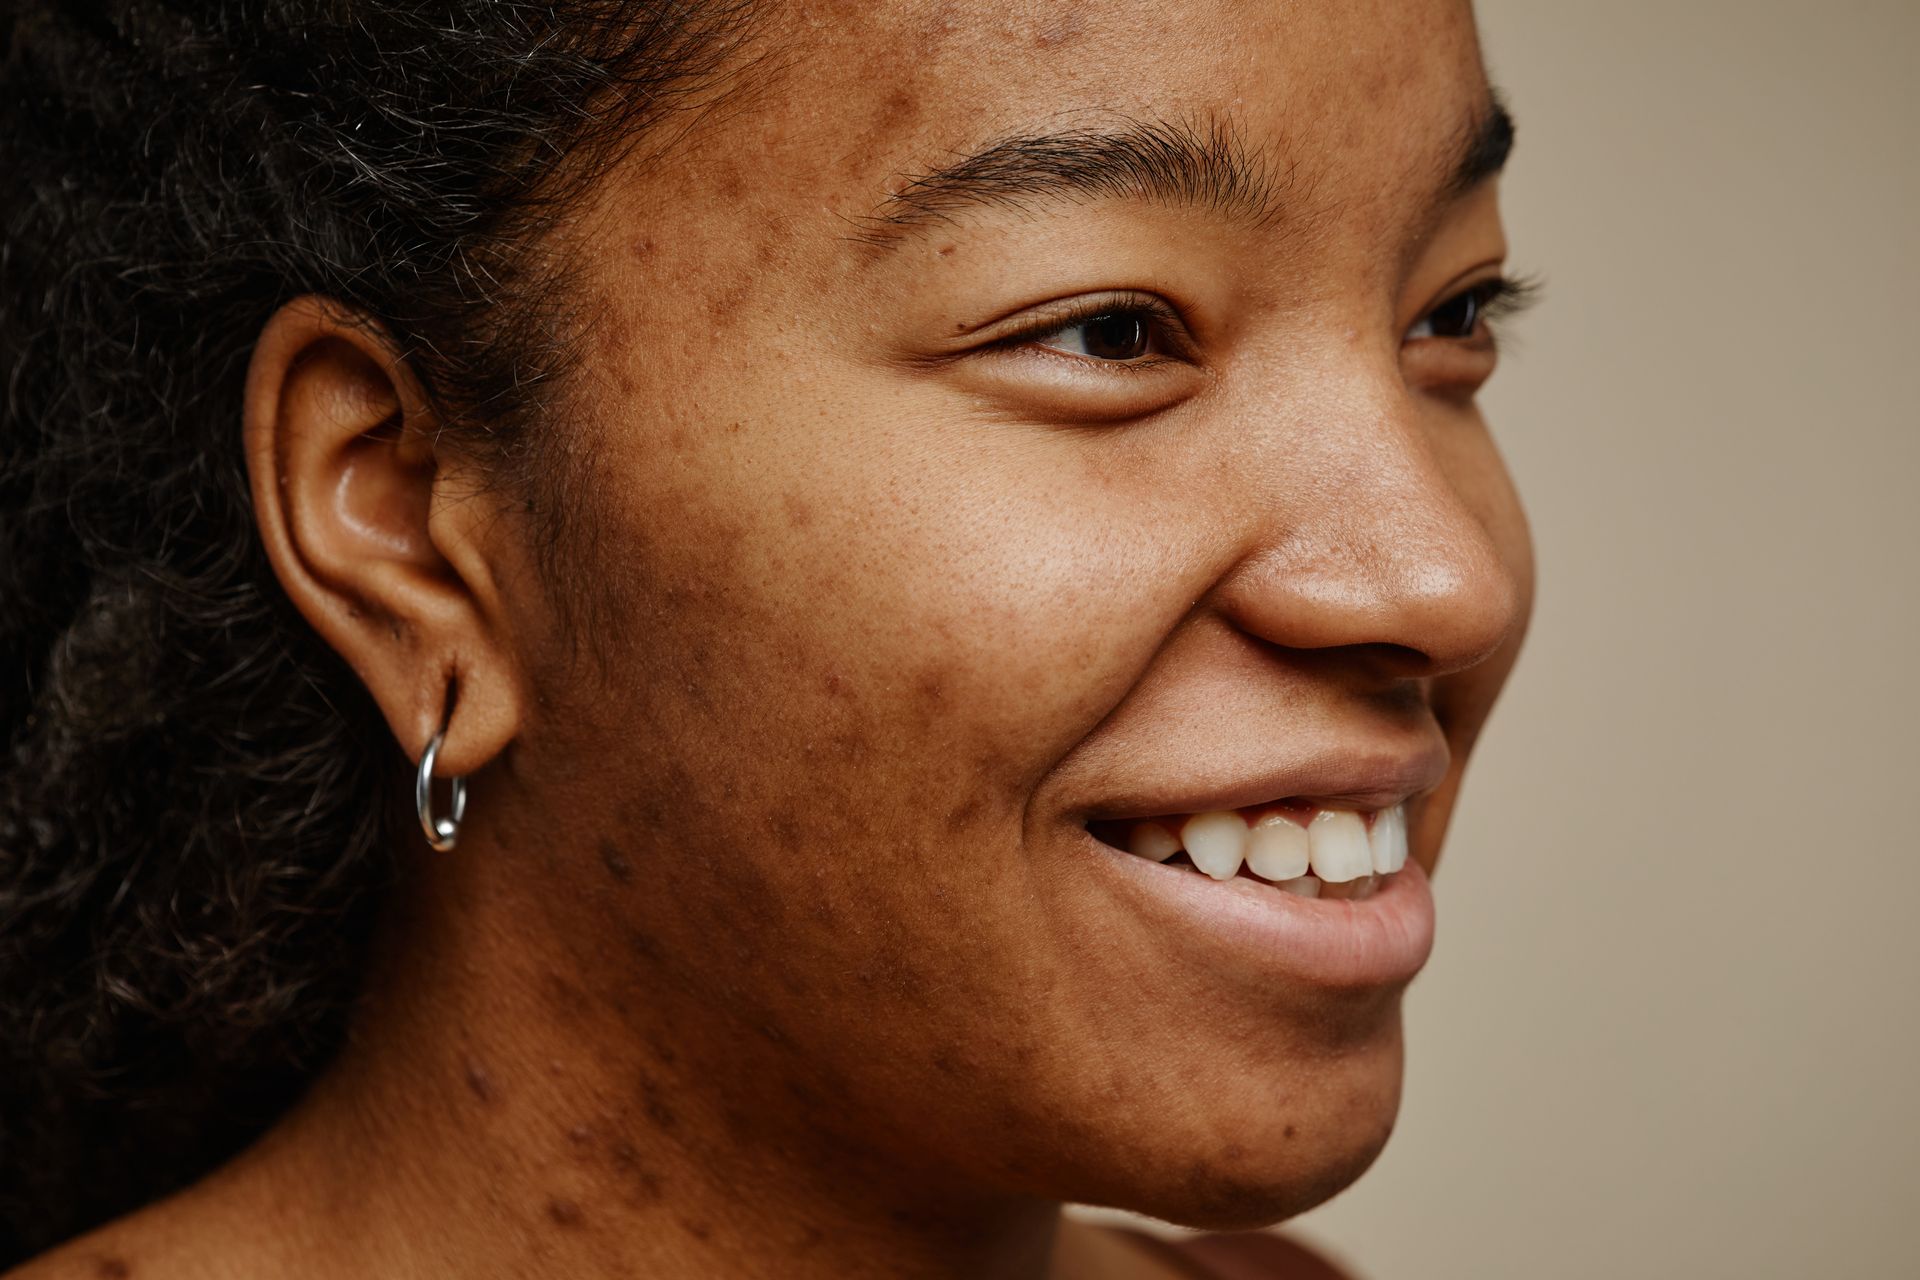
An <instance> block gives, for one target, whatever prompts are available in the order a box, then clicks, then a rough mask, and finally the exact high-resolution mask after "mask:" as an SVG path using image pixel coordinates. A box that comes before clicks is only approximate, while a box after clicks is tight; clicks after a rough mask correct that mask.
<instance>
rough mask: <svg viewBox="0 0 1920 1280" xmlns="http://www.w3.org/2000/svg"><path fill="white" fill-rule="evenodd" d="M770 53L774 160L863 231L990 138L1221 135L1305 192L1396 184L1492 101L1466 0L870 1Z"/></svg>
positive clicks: (826, 10)
mask: <svg viewBox="0 0 1920 1280" xmlns="http://www.w3.org/2000/svg"><path fill="white" fill-rule="evenodd" d="M766 39H767V43H768V44H769V45H771V46H777V47H778V48H777V52H776V53H775V55H774V57H775V59H777V62H778V64H779V66H780V67H781V68H782V70H781V71H780V72H779V73H778V75H777V77H776V80H777V83H775V84H773V85H771V86H770V87H769V89H768V92H769V93H770V94H771V95H772V97H773V98H774V99H775V100H776V101H777V102H778V104H779V105H780V107H781V108H782V109H781V110H780V111H777V112H775V113H773V116H772V118H769V119H767V120H765V121H764V122H763V127H764V129H765V132H766V136H765V138H764V140H763V141H764V143H765V146H766V149H767V152H766V153H767V154H781V153H784V154H796V153H799V154H808V155H810V158H811V160H812V164H811V165H810V166H809V167H808V168H807V169H805V170H804V171H802V172H801V173H799V174H796V175H794V176H796V177H798V178H800V179H801V180H802V181H803V182H804V183H807V184H808V185H816V186H819V187H828V186H838V187H840V188H841V189H840V190H838V191H825V190H823V191H822V192H821V194H822V195H824V196H826V197H827V198H829V199H831V200H833V201H834V202H835V208H836V211H837V212H840V213H843V214H847V215H853V216H857V215H859V214H860V213H862V212H865V211H866V207H869V206H871V205H873V204H874V203H875V202H877V201H879V200H880V199H882V198H883V197H884V196H885V195H886V194H887V193H888V192H889V191H890V190H893V189H896V188H897V186H898V184H899V182H900V181H901V180H902V178H903V177H905V176H906V175H911V174H915V173H921V172H925V171H927V170H928V169H929V168H935V167H938V166H940V165H943V164H946V163H948V162H950V161H951V160H952V159H954V158H955V157H957V156H962V155H966V154H969V153H971V152H973V151H975V150H977V149H978V148H980V147H981V146H982V145H983V144H986V143H988V142H990V141H991V140H993V139H995V138H999V137H1005V136H1011V135H1018V134H1033V133H1037V132H1052V131H1072V130H1078V129H1095V128H1102V127H1106V126H1110V125H1111V124H1113V123H1114V122H1115V121H1118V120H1129V121H1147V122H1153V123H1167V124H1181V125H1189V126H1201V127H1209V126H1210V125H1212V124H1218V123H1223V122H1224V123H1226V124H1228V125H1230V126H1231V127H1232V128H1233V129H1234V130H1235V131H1236V132H1238V133H1239V134H1240V135H1241V136H1242V137H1243V138H1244V139H1245V141H1246V142H1247V144H1248V146H1249V147H1250V148H1251V149H1253V150H1254V151H1255V152H1256V153H1257V154H1259V155H1260V156H1261V157H1263V158H1264V159H1265V160H1266V161H1267V162H1268V163H1269V164H1273V165H1277V166H1278V167H1279V169H1280V171H1282V172H1286V173H1289V174H1291V175H1293V176H1295V177H1297V178H1305V179H1310V180H1312V181H1316V182H1327V181H1333V180H1346V181H1347V183H1348V185H1349V186H1351V185H1352V184H1353V180H1355V179H1358V180H1360V185H1364V184H1365V179H1367V178H1369V177H1371V178H1373V179H1374V180H1375V182H1376V183H1377V184H1378V185H1379V186H1381V187H1383V188H1391V187H1397V186H1399V185H1402V184H1403V183H1404V180H1405V177H1406V173H1407V172H1408V171H1410V170H1413V169H1417V168H1419V167H1420V166H1422V165H1425V166H1427V167H1432V166H1433V164H1434V163H1435V162H1436V157H1441V156H1445V155H1446V154H1448V152H1447V148H1448V143H1449V140H1450V139H1453V138H1455V137H1457V136H1458V134H1459V133H1460V131H1461V130H1462V129H1463V128H1467V127H1469V126H1470V125H1471V123H1472V121H1473V119H1474V118H1475V116H1476V114H1477V113H1478V111H1479V110H1480V107H1481V104H1482V102H1483V101H1484V98H1485V95H1486V88H1485V80H1484V75H1483V73H1482V71H1481V68H1480V54H1479V49H1478V45H1477V42H1476V39H1475V33H1474V29H1473V20H1472V14H1471V10H1470V7H1469V5H1468V4H1467V3H1466V2H1465V0H1317V2H1307V3H1284V2H1276V0H1184V2H1183V3H1181V4H1179V5H1177V6H1176V5H1158V4H1147V3H1141V2H1140V0H1089V2H1087V3H1078V4H1073V5H1060V4H1057V3H1037V2H1031V0H1004V2H1002V3H986V4H983V3H977V2H974V0H968V2H966V3H953V2H937V3H936V2H918V0H915V2H909V3H892V4H888V3H880V4H876V3H873V2H872V0H865V2H864V3H861V2H859V0H855V2H853V3H845V4H826V5H817V4H816V5H802V6H796V7H794V8H792V9H790V10H779V11H776V12H775V13H774V14H773V15H772V17H771V19H770V25H769V28H768V30H767V32H766ZM818 179H827V180H828V181H827V182H825V183H819V182H816V181H814V180H818ZM1360 194H1362V193H1360V192H1358V191H1355V190H1351V189H1349V190H1347V191H1345V192H1344V194H1343V198H1344V199H1352V198H1354V197H1355V196H1356V195H1360ZM843 202H844V203H843Z"/></svg>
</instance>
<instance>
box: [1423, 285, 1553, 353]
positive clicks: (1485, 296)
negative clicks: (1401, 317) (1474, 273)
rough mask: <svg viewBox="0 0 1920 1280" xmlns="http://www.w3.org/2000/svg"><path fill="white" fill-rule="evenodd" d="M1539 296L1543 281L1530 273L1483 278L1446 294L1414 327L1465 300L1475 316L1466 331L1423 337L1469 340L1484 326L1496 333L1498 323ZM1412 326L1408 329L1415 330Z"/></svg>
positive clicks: (1504, 322)
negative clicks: (1463, 332)
mask: <svg viewBox="0 0 1920 1280" xmlns="http://www.w3.org/2000/svg"><path fill="white" fill-rule="evenodd" d="M1539 300H1540V282H1539V281H1538V280H1536V279H1534V278H1532V277H1529V276H1495V277H1494V278H1493V279H1491V280H1482V281H1481V282H1480V283H1478V284H1475V285H1472V286H1470V287H1468V288H1466V289H1462V290H1461V291H1460V292H1458V293H1455V294H1452V295H1450V296H1449V297H1447V298H1446V299H1445V300H1444V301H1442V302H1440V303H1439V304H1438V305H1436V306H1434V307H1433V308H1432V309H1431V310H1429V311H1428V312H1426V313H1425V314H1424V315H1422V316H1421V317H1420V318H1419V319H1418V320H1416V321H1414V324H1413V329H1418V328H1419V327H1420V326H1421V325H1423V324H1428V323H1430V322H1431V321H1432V320H1433V318H1434V317H1435V316H1437V315H1439V314H1440V313H1441V312H1442V311H1445V310H1447V309H1448V308H1450V307H1455V306H1458V305H1459V304H1461V303H1463V302H1466V303H1470V304H1471V307H1472V310H1471V316H1472V320H1473V324H1472V326H1471V327H1470V328H1469V330H1468V332H1467V333H1466V334H1448V335H1444V336H1443V335H1440V334H1432V335H1429V336H1428V337H1427V338H1426V339H1423V340H1424V341H1436V340H1437V341H1445V342H1466V341H1469V340H1470V339H1471V338H1472V337H1473V335H1474V334H1475V333H1477V332H1479V331H1480V330H1482V329H1485V330H1487V331H1488V332H1489V334H1490V335H1495V334H1497V332H1498V327H1499V326H1503V325H1505V324H1506V322H1508V321H1509V320H1511V319H1512V318H1513V317H1514V316H1517V315H1519V314H1520V313H1521V312H1522V311H1525V310H1526V309H1527V308H1528V307H1530V306H1532V305H1533V304H1534V303H1535V302H1538V301H1539ZM1413 329H1409V330H1408V331H1407V332H1408V333H1409V334H1412V332H1413Z"/></svg>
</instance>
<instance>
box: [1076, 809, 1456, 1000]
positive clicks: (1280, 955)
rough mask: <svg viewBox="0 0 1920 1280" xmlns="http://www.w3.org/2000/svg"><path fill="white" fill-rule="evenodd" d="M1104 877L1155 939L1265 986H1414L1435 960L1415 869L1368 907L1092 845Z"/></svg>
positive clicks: (1428, 906) (1386, 886) (1389, 883)
mask: <svg viewBox="0 0 1920 1280" xmlns="http://www.w3.org/2000/svg"><path fill="white" fill-rule="evenodd" d="M1086 842H1087V843H1088V844H1090V845H1091V846H1093V851H1094V852H1095V853H1096V854H1097V856H1098V861H1099V863H1100V865H1101V867H1102V868H1103V869H1104V870H1105V871H1107V872H1109V873H1110V876H1109V879H1110V882H1111V883H1112V884H1113V885H1114V886H1115V888H1116V890H1117V892H1118V893H1120V894H1121V895H1122V896H1123V897H1124V898H1126V899H1127V901H1128V905H1129V906H1130V907H1131V909H1132V910H1133V911H1134V912H1135V913H1136V914H1137V915H1139V916H1140V917H1142V918H1144V919H1145V920H1146V921H1147V923H1148V924H1149V926H1150V927H1151V928H1152V929H1153V931H1154V932H1155V934H1156V935H1157V936H1159V937H1161V938H1165V939H1166V940H1167V941H1169V942H1174V943H1176V945H1177V944H1178V942H1179V941H1181V940H1188V939H1190V940H1191V944H1192V945H1195V946H1198V947H1201V948H1204V949H1208V950H1213V951H1215V952H1221V953H1226V954H1223V955H1220V956H1219V959H1221V960H1225V961H1226V962H1227V963H1229V964H1232V965H1233V966H1234V967H1235V968H1236V969H1241V970H1245V969H1249V968H1251V969H1256V970H1258V971H1259V972H1260V973H1261V975H1262V976H1263V977H1268V978H1272V979H1277V980H1280V981H1287V982H1292V983H1296V984H1301V985H1310V986H1322V987H1332V988H1347V987H1352V988H1360V987H1386V986H1392V985H1395V984H1404V983H1407V982H1410V981H1412V980H1413V977H1414V975H1415V974H1417V973H1419V972H1420V969H1421V966H1423V965H1425V964H1426V962H1427V956H1428V955H1429V954H1430V953H1431V952H1432V950H1433V926H1434V919H1433V893H1432V890H1431V888H1430V886H1429V885H1428V882H1427V873H1426V872H1425V871H1423V870H1422V869H1421V867H1420V864H1419V863H1417V862H1413V861H1409V862H1408V863H1407V865H1406V866H1405V867H1404V868H1402V869H1401V870H1399V871H1397V872H1395V873H1394V874H1393V875H1391V876H1389V877H1387V878H1386V880H1385V881H1383V882H1382V883H1381V885H1380V887H1379V888H1378V889H1377V890H1375V891H1374V893H1373V895H1372V896H1371V897H1367V898H1359V899H1349V898H1303V897H1300V896H1299V895H1297V894H1292V893H1287V892H1286V891H1284V890H1282V889H1277V888H1274V887H1272V886H1270V885H1268V884H1265V883H1264V882H1261V881H1257V880H1251V879H1248V878H1246V877H1245V876H1241V877H1237V878H1235V879H1232V880H1215V879H1213V878H1212V877H1210V876H1206V875H1202V874H1200V873H1199V872H1197V871H1191V870H1188V869H1186V868H1184V867H1177V866H1166V865H1163V864H1161V863H1158V862H1151V861H1149V860H1147V859H1146V858H1140V857H1135V856H1134V855H1133V854H1130V853H1123V852H1121V851H1120V850H1118V849H1115V848H1113V846H1111V845H1108V844H1105V843H1102V842H1101V841H1099V840H1096V839H1094V837H1093V836H1091V835H1088V836H1087V837H1086Z"/></svg>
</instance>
